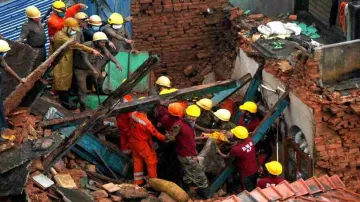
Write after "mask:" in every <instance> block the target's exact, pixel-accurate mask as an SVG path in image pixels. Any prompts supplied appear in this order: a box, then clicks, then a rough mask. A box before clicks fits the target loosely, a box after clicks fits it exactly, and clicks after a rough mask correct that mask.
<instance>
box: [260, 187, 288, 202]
mask: <svg viewBox="0 0 360 202" xmlns="http://www.w3.org/2000/svg"><path fill="white" fill-rule="evenodd" d="M262 192H263V193H264V194H265V196H266V197H267V198H270V200H271V201H276V200H279V199H281V198H283V196H282V195H281V194H280V192H278V191H277V190H276V189H275V186H274V185H271V186H270V187H268V188H265V189H263V190H262Z"/></svg>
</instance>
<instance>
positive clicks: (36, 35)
mask: <svg viewBox="0 0 360 202" xmlns="http://www.w3.org/2000/svg"><path fill="white" fill-rule="evenodd" d="M25 13H26V16H27V17H28V21H27V22H25V23H24V24H23V25H22V28H21V33H20V37H19V39H18V40H17V41H18V42H20V43H24V42H25V43H26V44H28V45H29V46H31V47H32V48H33V49H34V50H36V51H37V56H36V58H35V61H34V66H33V68H32V70H34V69H35V68H37V67H38V66H39V65H40V64H41V63H43V62H44V61H45V60H46V50H45V44H46V34H45V31H44V27H43V26H42V24H41V22H40V16H41V12H40V11H39V9H38V8H36V7H35V6H29V7H27V8H26V9H25Z"/></svg>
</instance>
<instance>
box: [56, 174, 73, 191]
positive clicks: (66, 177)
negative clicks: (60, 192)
mask: <svg viewBox="0 0 360 202" xmlns="http://www.w3.org/2000/svg"><path fill="white" fill-rule="evenodd" d="M54 180H55V182H56V184H58V185H59V186H60V187H64V188H68V189H76V188H77V186H76V184H75V182H74V180H73V179H72V177H71V175H70V174H58V175H55V176H54Z"/></svg>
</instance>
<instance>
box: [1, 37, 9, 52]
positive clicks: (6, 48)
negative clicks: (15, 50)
mask: <svg viewBox="0 0 360 202" xmlns="http://www.w3.org/2000/svg"><path fill="white" fill-rule="evenodd" d="M9 50H10V46H9V44H8V42H6V41H5V40H1V39H0V53H5V52H8V51H9Z"/></svg>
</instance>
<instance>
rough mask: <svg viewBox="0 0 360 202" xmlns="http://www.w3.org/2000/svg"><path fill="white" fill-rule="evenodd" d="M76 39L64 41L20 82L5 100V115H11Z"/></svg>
mask: <svg viewBox="0 0 360 202" xmlns="http://www.w3.org/2000/svg"><path fill="white" fill-rule="evenodd" d="M74 41H75V38H71V39H70V40H68V41H67V42H66V43H64V44H63V45H62V46H61V47H60V48H59V49H58V50H56V51H55V52H54V53H53V54H52V55H50V56H49V57H48V59H47V60H46V61H45V62H44V63H42V64H41V65H40V66H39V67H37V68H36V69H35V70H34V71H33V72H32V73H31V74H30V75H28V76H27V77H26V79H27V81H26V83H20V84H19V85H18V86H17V87H16V89H15V90H14V91H13V92H12V93H11V95H9V96H8V97H7V98H6V99H5V101H4V109H5V116H7V115H9V113H10V112H11V111H12V110H13V109H15V108H16V107H17V106H18V105H19V104H20V103H21V100H22V99H23V98H24V97H25V95H26V94H27V92H29V91H30V90H31V89H32V88H33V87H34V85H35V82H36V81H38V80H39V79H40V78H41V77H42V76H43V75H44V74H45V72H46V71H47V70H48V68H49V67H50V66H54V65H53V62H54V61H58V60H59V58H58V56H59V55H62V53H63V52H64V51H65V50H66V49H67V48H68V46H69V45H70V44H71V43H73V42H74ZM61 57H62V56H61ZM29 68H31V67H29Z"/></svg>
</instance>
